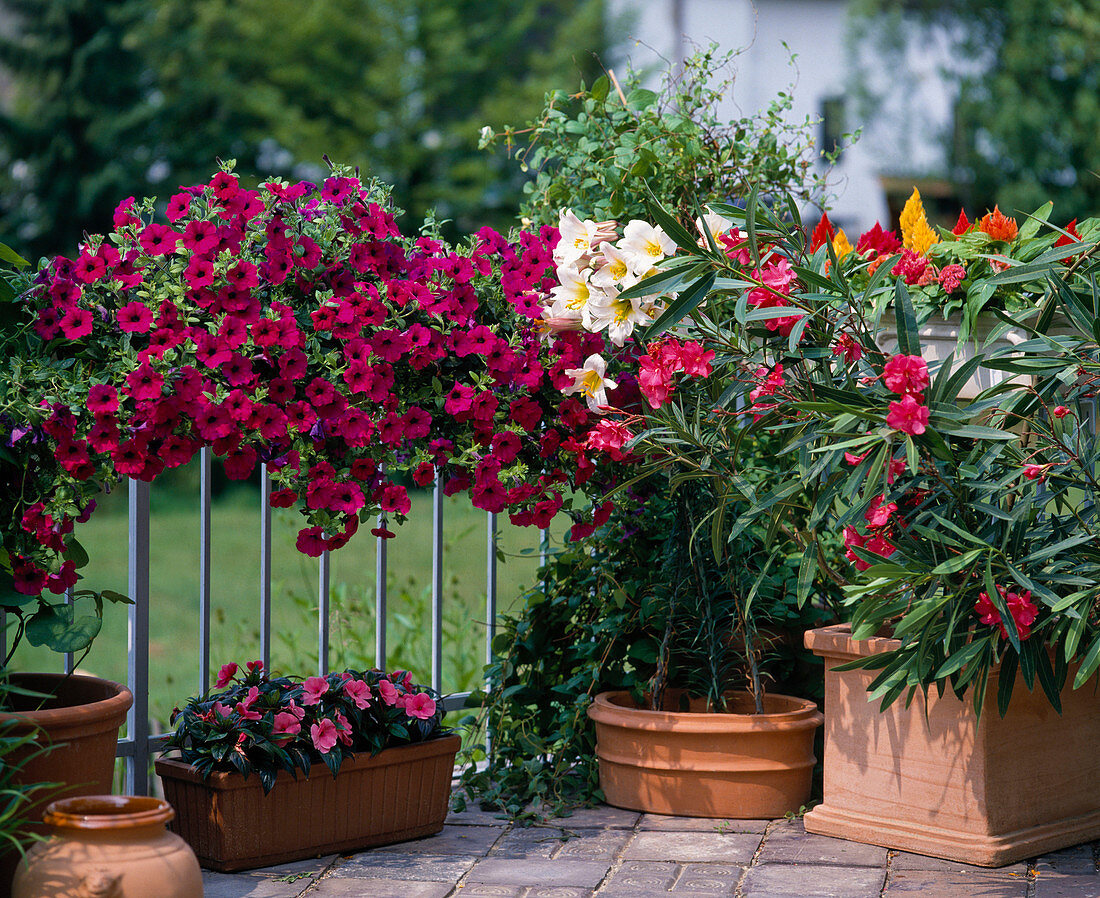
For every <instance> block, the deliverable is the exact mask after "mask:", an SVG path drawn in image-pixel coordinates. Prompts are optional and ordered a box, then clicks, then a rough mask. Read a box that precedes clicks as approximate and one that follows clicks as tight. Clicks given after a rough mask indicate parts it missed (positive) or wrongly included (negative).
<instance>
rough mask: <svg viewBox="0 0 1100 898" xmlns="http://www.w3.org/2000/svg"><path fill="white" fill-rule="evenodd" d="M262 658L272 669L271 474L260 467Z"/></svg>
mask: <svg viewBox="0 0 1100 898" xmlns="http://www.w3.org/2000/svg"><path fill="white" fill-rule="evenodd" d="M260 660H261V661H263V663H264V670H265V671H267V672H268V673H270V671H271V475H270V474H269V473H268V471H267V465H266V464H264V465H262V466H261V469H260Z"/></svg>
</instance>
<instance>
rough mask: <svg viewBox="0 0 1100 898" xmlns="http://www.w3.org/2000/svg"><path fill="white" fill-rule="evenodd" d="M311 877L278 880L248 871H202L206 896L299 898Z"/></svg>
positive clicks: (227, 897) (213, 897)
mask: <svg viewBox="0 0 1100 898" xmlns="http://www.w3.org/2000/svg"><path fill="white" fill-rule="evenodd" d="M310 882H311V880H309V879H298V880H296V881H294V882H285V881H282V882H280V881H277V880H274V879H270V878H268V877H266V876H249V875H248V874H247V873H213V872H211V871H209V870H204V871H203V873H202V892H203V895H204V896H206V898H297V896H298V895H299V894H301V892H302V891H303V890H304V889H305V888H306V886H308V885H309V884H310Z"/></svg>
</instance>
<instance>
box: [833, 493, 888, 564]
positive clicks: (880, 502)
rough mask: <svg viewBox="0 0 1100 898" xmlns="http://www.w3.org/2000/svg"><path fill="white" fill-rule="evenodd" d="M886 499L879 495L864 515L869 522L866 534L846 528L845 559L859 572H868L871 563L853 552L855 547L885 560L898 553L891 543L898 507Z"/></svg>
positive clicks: (853, 528)
mask: <svg viewBox="0 0 1100 898" xmlns="http://www.w3.org/2000/svg"><path fill="white" fill-rule="evenodd" d="M885 499H886V497H885V496H883V495H878V496H875V498H873V499H872V500H871V503H870V505H869V506H868V508H867V511H866V512H865V513H864V515H863V517H864V520H865V521H866V522H867V528H866V531H865V532H864V533H860V532H859V530H857V529H856V528H855V527H845V528H844V550H845V551H844V557H845V558H847V559H848V560H849V561H850V562H852V564H853V565H854V566H855V568H856V570H858V571H865V570H867V568H869V567H870V566H871V563H870V562H868V561H864V560H863V559H862V558H860V557H859V556H858V555H857V554H856V553H855V552H853V551H852V548H853V547H855V548H858V549H866V550H867V551H868V552H874V553H875V554H876V555H881V556H882V557H883V558H889V557H890V556H891V555H893V554H894V552H896V551H897V546H895V545H894V544H893V543H892V542H890V538H889V537H890V532H891V530H892V524H893V517H894V515H895V514H897V510H898V506H897V504H896V503H894V502H886V501H885Z"/></svg>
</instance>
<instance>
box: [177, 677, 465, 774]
mask: <svg viewBox="0 0 1100 898" xmlns="http://www.w3.org/2000/svg"><path fill="white" fill-rule="evenodd" d="M215 689H216V690H217V691H211V692H208V693H207V694H206V695H203V696H197V697H195V698H191V699H188V701H187V704H186V705H185V706H184V708H183V709H182V710H179V709H177V710H176V711H174V712H173V714H172V723H173V725H174V726H175V731H174V732H173V733H172V735H171V736H170V738H169V740H168V743H167V744H168V747H170V748H176V749H179V751H180V755H181V758H182V760H183V761H184V762H185V763H188V764H192V765H194V767H195V768H196V769H197V770H198V771H199V773H201V774H202V775H203V776H204V777H208V776H209V775H210V774H211V773H215V772H218V771H225V772H232V771H237V772H239V773H241V774H243V775H244V776H245V777H246V778H247V777H248V776H249V775H250V774H252V773H255V774H256V775H257V776H258V777H259V778H260V782H261V783H263V787H264V792H265V793H266V792H270V791H271V788H272V787H273V786H274V785H275V780H276V777H277V776H278V774H279V771H280V770H285V771H287V772H288V773H290V774H291V775H292V776H297V773H298V771H299V770H300V771H302V772H303V773H305V774H307V775H308V774H309V771H310V768H311V767H312V766H313V764H315V763H317V762H318V761H319V762H321V763H323V764H324V765H325V766H326V767H327V768H328V769H329V770H330V771H332V775H333V776H336V773H337V771H339V769H340V765H341V764H343V762H344V761H345V760H346V759H347V758H350V757H353V756H354V755H356V754H358V753H360V752H366V753H367V754H370V755H376V754H378V752H380V751H382V750H383V749H384V748H389V747H391V746H395V745H404V744H407V743H412V742H423V741H424V740H425V739H431V738H433V737H435V736H439V735H444V734H445V733H446V730H444V728H443V703H442V702H441V701H440V700H439V695H438V694H437V693H435V692H433V691H432V690H431V689H429V688H428V687H426V686H417V685H415V684H414V683H413V681H412V674H410V673H409V672H408V671H404V670H398V671H394V672H393V673H390V674H386V673H384V672H383V671H380V670H367V671H353V670H345V671H343V672H342V673H330V674H328V675H326V676H323V677H306V678H304V679H302V678H298V677H275V678H270V677H269V676H268V674H267V671H265V670H264V666H263V662H261V661H250V662H249V663H248V664H247V665H246V669H245V670H244V671H241V670H240V669H239V668H238V667H237V665H236V664H235V663H232V662H231V663H229V664H226V665H224V666H223V667H222V669H221V671H220V672H219V674H218V680H217V683H216V685H215Z"/></svg>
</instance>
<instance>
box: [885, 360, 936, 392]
mask: <svg viewBox="0 0 1100 898" xmlns="http://www.w3.org/2000/svg"><path fill="white" fill-rule="evenodd" d="M882 382H883V383H884V384H886V388H887V389H888V390H892V391H893V392H895V393H901V394H902V395H905V394H910V393H913V394H915V393H923V392H924V391H925V390H926V389H927V388H928V363H927V362H925V361H924V359H922V358H921V357H920V356H919V355H895V356H894V357H893V358H892V359H890V361H888V362H887V363H886V367H885V368H884V369H883V371H882Z"/></svg>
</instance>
